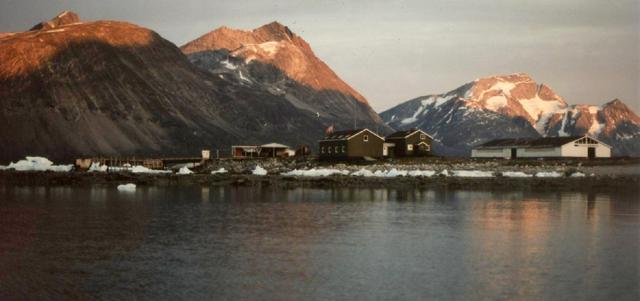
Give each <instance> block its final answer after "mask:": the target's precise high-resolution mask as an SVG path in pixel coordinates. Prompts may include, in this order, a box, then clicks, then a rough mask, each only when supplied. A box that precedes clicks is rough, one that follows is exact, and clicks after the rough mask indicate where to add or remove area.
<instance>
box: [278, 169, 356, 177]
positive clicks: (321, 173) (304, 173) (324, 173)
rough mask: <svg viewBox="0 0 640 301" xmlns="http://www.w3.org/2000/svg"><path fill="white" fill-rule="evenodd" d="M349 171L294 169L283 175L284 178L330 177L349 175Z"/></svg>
mask: <svg viewBox="0 0 640 301" xmlns="http://www.w3.org/2000/svg"><path fill="white" fill-rule="evenodd" d="M348 174H349V171H348V170H340V169H331V168H318V169H316V168H312V169H306V170H305V169H294V170H292V171H289V172H285V173H282V175H283V176H297V177H328V176H332V175H345V176H346V175H348Z"/></svg>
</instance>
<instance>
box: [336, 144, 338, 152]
mask: <svg viewBox="0 0 640 301" xmlns="http://www.w3.org/2000/svg"><path fill="white" fill-rule="evenodd" d="M337 153H338V146H337V145H336V154H337Z"/></svg>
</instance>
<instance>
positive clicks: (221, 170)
mask: <svg viewBox="0 0 640 301" xmlns="http://www.w3.org/2000/svg"><path fill="white" fill-rule="evenodd" d="M228 172H229V171H227V170H226V169H224V167H220V169H218V170H214V171H212V172H211V174H212V175H215V174H223V173H228Z"/></svg>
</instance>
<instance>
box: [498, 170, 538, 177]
mask: <svg viewBox="0 0 640 301" xmlns="http://www.w3.org/2000/svg"><path fill="white" fill-rule="evenodd" d="M502 176H503V177H507V178H531V177H533V175H530V174H526V173H524V172H521V171H504V172H502Z"/></svg>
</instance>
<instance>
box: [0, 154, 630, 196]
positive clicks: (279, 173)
mask: <svg viewBox="0 0 640 301" xmlns="http://www.w3.org/2000/svg"><path fill="white" fill-rule="evenodd" d="M192 169H193V171H191V170H190V169H188V168H187V167H185V166H183V167H182V168H179V171H178V172H176V173H174V172H172V171H170V170H167V171H164V173H149V172H142V173H136V171H135V170H136V169H135V168H133V169H131V170H130V171H122V170H118V171H116V172H113V170H111V172H104V170H107V169H104V170H102V172H87V171H69V172H56V171H15V170H11V169H5V170H0V186H5V187H6V186H95V185H101V186H117V185H120V184H127V183H133V184H136V185H138V186H171V185H201V186H223V185H235V186H272V187H282V188H295V187H310V188H343V187H358V188H430V187H444V188H452V189H490V190H571V191H573V190H576V191H578V190H580V191H584V190H588V191H615V190H624V191H637V192H640V160H638V159H617V160H595V161H589V160H556V161H550V160H544V161H540V160H469V159H445V158H414V159H401V160H397V159H396V160H386V161H379V162H373V163H371V162H351V163H348V164H347V163H335V162H333V163H331V162H319V161H317V160H309V159H306V160H305V159H298V160H295V159H292V160H279V159H262V160H214V161H210V162H208V163H207V164H205V165H200V166H195V167H192ZM256 169H259V170H260V171H261V175H257V174H256V173H255V170H256ZM176 170H178V169H176V168H174V170H173V171H176ZM185 170H186V171H187V172H186V173H185V172H184V171H185ZM147 171H151V170H148V169H147ZM220 171H222V172H220ZM153 172H157V171H153Z"/></svg>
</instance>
